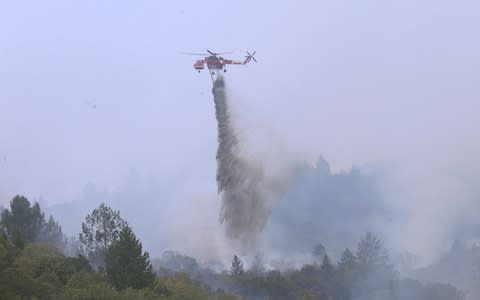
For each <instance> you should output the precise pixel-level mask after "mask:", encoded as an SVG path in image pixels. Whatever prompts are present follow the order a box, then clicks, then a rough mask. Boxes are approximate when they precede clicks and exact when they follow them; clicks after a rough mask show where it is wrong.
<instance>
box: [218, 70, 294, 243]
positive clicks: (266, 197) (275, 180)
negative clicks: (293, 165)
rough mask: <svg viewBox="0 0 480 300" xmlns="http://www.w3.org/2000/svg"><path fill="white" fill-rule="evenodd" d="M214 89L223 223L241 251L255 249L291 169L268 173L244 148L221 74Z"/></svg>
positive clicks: (219, 191)
mask: <svg viewBox="0 0 480 300" xmlns="http://www.w3.org/2000/svg"><path fill="white" fill-rule="evenodd" d="M212 92H213V96H214V102H215V112H216V118H217V122H218V149H217V157H216V158H217V177H216V180H217V188H218V194H219V195H220V198H221V201H222V205H221V208H220V222H221V223H223V224H224V225H225V232H226V235H227V236H228V237H229V238H230V239H232V240H234V241H237V242H238V247H237V248H238V249H239V250H240V251H241V252H245V251H252V250H254V249H255V247H256V244H257V239H258V234H259V232H260V231H261V230H262V229H263V227H264V226H265V223H266V221H267V219H268V216H269V215H270V211H271V204H272V202H273V200H275V199H278V198H279V197H280V195H281V193H282V191H284V189H285V187H286V186H287V182H288V178H289V177H290V176H288V174H289V173H291V172H286V171H285V170H284V171H280V172H278V170H277V171H276V174H275V175H274V176H269V175H268V174H267V172H266V170H265V165H264V164H263V162H262V160H261V159H253V158H252V157H250V156H247V155H246V154H245V151H242V150H243V149H241V147H240V144H239V136H238V130H237V128H236V127H235V124H234V121H233V118H232V112H231V106H230V104H229V101H228V97H227V93H226V88H225V80H224V79H223V77H222V76H220V75H219V76H218V77H217V78H216V79H215V81H214V84H213V90H212Z"/></svg>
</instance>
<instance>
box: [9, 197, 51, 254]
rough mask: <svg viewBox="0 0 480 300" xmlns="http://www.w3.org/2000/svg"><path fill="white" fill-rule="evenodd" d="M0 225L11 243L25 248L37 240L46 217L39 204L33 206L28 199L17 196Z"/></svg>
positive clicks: (11, 202)
mask: <svg viewBox="0 0 480 300" xmlns="http://www.w3.org/2000/svg"><path fill="white" fill-rule="evenodd" d="M0 224H1V227H2V228H3V231H4V232H5V233H6V235H7V238H8V239H9V240H10V242H12V243H13V244H14V245H15V246H16V247H19V248H23V246H24V245H25V244H27V243H31V242H34V241H35V240H36V239H37V237H38V235H39V234H40V232H41V230H42V227H43V226H44V224H45V217H44V214H43V213H42V211H41V210H40V206H39V205H38V203H35V204H34V205H33V206H31V204H30V201H28V199H27V198H25V197H24V196H20V195H17V196H15V197H14V198H13V199H12V201H10V210H8V209H5V210H4V211H3V212H2V218H1V222H0Z"/></svg>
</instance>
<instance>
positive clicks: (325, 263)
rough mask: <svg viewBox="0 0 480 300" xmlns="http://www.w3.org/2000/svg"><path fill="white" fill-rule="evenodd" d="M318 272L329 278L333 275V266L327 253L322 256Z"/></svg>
mask: <svg viewBox="0 0 480 300" xmlns="http://www.w3.org/2000/svg"><path fill="white" fill-rule="evenodd" d="M320 273H321V274H322V276H324V278H330V277H333V276H334V275H335V266H334V265H333V264H332V261H331V260H330V257H328V255H324V256H323V259H322V264H321V265H320Z"/></svg>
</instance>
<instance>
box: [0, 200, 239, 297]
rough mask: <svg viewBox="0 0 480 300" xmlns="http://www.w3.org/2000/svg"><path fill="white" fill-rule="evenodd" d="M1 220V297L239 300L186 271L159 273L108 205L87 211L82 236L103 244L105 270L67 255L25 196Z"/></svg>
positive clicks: (52, 225)
mask: <svg viewBox="0 0 480 300" xmlns="http://www.w3.org/2000/svg"><path fill="white" fill-rule="evenodd" d="M103 221H105V222H106V223H105V224H103V223H102V222H103ZM0 224H1V227H0V299H99V300H100V299H101V300H109V299H112V300H113V299H115V300H117V299H120V300H122V299H125V300H130V299H138V300H140V299H142V300H143V299H147V300H148V299H152V300H153V299H164V300H180V299H219V300H233V299H240V298H238V297H234V296H232V295H229V294H227V293H225V292H223V291H221V290H218V291H213V290H212V289H211V288H209V287H208V286H206V285H205V284H203V283H201V282H199V281H196V280H193V279H191V278H190V277H189V276H188V275H186V274H184V275H172V276H168V277H162V278H159V277H156V276H155V274H154V273H153V271H152V265H151V263H150V259H149V255H148V253H147V252H144V251H143V250H142V244H141V243H140V241H139V240H138V239H137V238H136V237H135V234H134V232H133V230H132V229H131V228H130V227H129V226H127V225H126V222H125V221H123V220H122V219H121V218H120V216H119V213H118V212H116V211H113V210H112V209H111V208H110V207H108V206H106V205H104V204H102V205H100V207H99V208H97V209H95V210H94V211H93V212H92V213H91V214H90V215H88V216H87V218H86V221H85V223H84V224H82V225H83V226H82V235H81V236H82V237H83V241H82V243H83V244H82V246H83V247H84V249H96V250H98V249H99V248H100V249H102V250H103V249H105V252H104V253H105V269H106V271H103V270H101V269H99V270H97V271H95V270H94V269H93V268H92V267H91V261H89V260H88V259H87V258H86V257H85V256H83V255H79V256H77V257H68V256H65V255H64V254H63V253H62V250H61V249H62V248H60V244H59V243H58V239H59V236H61V237H62V239H64V237H63V234H62V233H61V228H60V226H59V225H58V223H57V222H55V220H54V219H53V217H50V218H49V221H48V222H45V219H44V214H43V213H42V211H41V209H40V206H39V205H38V203H35V204H33V206H32V205H31V204H30V202H29V201H28V199H26V198H25V197H22V196H16V197H14V198H13V200H12V201H11V202H10V209H9V210H8V209H7V210H4V211H3V213H2V220H1V223H0ZM90 246H91V247H90ZM86 253H89V254H91V252H88V251H87V252H86ZM97 253H98V252H97ZM90 258H91V259H94V260H95V259H97V256H95V255H93V256H90Z"/></svg>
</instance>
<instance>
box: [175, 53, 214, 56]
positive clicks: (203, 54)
mask: <svg viewBox="0 0 480 300" xmlns="http://www.w3.org/2000/svg"><path fill="white" fill-rule="evenodd" d="M180 53H181V54H187V55H201V56H206V55H208V53H190V52H180Z"/></svg>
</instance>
